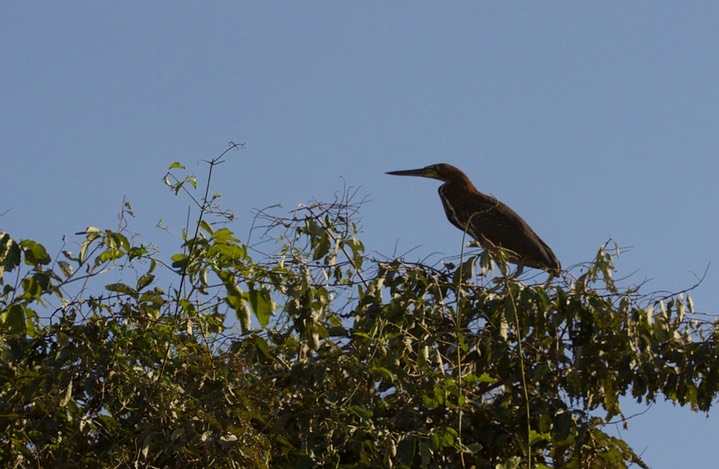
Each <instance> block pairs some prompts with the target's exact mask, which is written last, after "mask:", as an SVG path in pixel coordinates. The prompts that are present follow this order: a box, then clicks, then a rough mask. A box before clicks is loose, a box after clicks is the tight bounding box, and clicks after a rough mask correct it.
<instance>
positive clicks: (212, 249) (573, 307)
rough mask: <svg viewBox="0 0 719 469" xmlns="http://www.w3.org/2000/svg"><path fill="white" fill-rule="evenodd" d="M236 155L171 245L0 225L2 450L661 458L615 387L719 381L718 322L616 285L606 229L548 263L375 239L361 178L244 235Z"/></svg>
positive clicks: (569, 460)
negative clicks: (550, 267)
mask: <svg viewBox="0 0 719 469" xmlns="http://www.w3.org/2000/svg"><path fill="white" fill-rule="evenodd" d="M221 161H222V160H221V158H218V159H215V160H212V161H211V162H210V166H209V168H210V170H209V174H208V180H207V186H206V187H205V192H204V196H202V197H200V198H195V196H192V197H193V198H192V200H197V204H198V207H199V215H198V218H197V220H196V223H195V224H194V232H192V233H184V234H183V236H182V245H181V250H180V252H178V253H176V254H174V255H172V256H171V257H170V260H169V261H165V260H163V257H162V256H161V255H160V253H158V252H153V251H152V250H150V249H149V247H148V245H142V244H136V243H134V241H133V238H132V237H131V236H128V231H127V230H126V229H125V228H122V227H121V229H119V230H106V229H97V228H88V229H87V230H86V232H84V233H83V234H82V238H81V241H80V242H79V251H78V253H77V254H73V253H71V252H69V250H63V251H62V252H61V254H60V255H59V256H58V257H56V258H52V257H51V256H50V255H49V254H48V253H47V251H46V249H45V248H44V247H43V246H42V245H40V244H39V243H37V242H35V241H31V240H15V239H13V238H12V237H11V236H10V235H9V234H7V233H3V234H2V235H0V285H1V286H2V296H0V310H1V311H2V313H0V351H1V356H0V465H2V466H3V467H28V466H36V467H90V466H92V467H97V466H102V465H107V466H113V467H122V466H136V465H137V466H147V467H178V466H188V467H209V466H212V467H326V466H327V467H329V466H332V467H337V466H342V467H377V466H383V467H477V468H482V467H493V468H494V467H497V468H514V467H535V468H540V467H557V468H559V467H561V468H573V467H574V468H584V467H628V466H630V465H632V464H636V465H638V466H641V467H646V465H645V464H644V463H643V462H642V461H641V459H640V458H639V457H638V456H637V455H636V454H635V453H634V451H633V450H632V449H631V448H630V447H629V446H628V445H627V444H626V442H624V441H623V440H621V439H619V438H616V437H613V436H610V435H609V434H607V433H606V432H605V431H604V429H605V427H606V425H607V424H608V422H610V421H621V420H622V419H623V417H624V416H623V414H622V409H621V406H620V401H619V396H622V395H628V394H631V395H632V396H633V397H634V398H635V399H636V400H637V401H638V402H647V403H650V402H654V401H655V400H656V399H657V398H661V397H663V398H665V399H669V400H671V401H674V402H676V403H678V404H680V405H689V406H690V407H691V409H692V410H695V411H707V410H708V409H709V408H710V407H711V404H712V402H713V400H714V398H715V396H716V395H717V391H718V390H719V376H718V373H719V371H718V370H719V350H718V348H717V339H716V335H715V328H716V326H717V323H716V322H712V321H711V320H707V319H706V318H704V317H703V316H700V315H698V314H695V313H694V312H693V306H692V301H691V298H690V297H689V296H688V295H686V294H685V293H681V294H675V295H670V296H668V297H661V298H659V297H656V296H655V295H651V294H650V295H647V294H643V293H641V292H640V287H619V286H618V285H617V284H616V283H615V282H614V280H613V279H612V273H613V270H614V265H613V262H614V259H615V256H613V255H612V254H611V253H610V250H609V247H608V246H603V247H602V248H601V249H600V250H599V252H598V253H597V255H596V257H595V258H594V260H593V261H592V262H591V263H589V264H588V265H586V266H584V267H582V268H580V269H578V270H579V272H574V273H572V274H568V275H566V276H565V277H564V278H563V279H555V280H553V281H551V282H550V283H534V284H528V283H525V282H522V281H520V280H518V279H516V278H513V277H511V276H509V275H507V269H506V264H505V263H503V262H502V259H492V258H491V257H489V256H488V255H486V254H481V255H475V254H471V255H464V254H463V255H462V257H461V258H460V259H459V261H458V262H456V263H454V262H449V261H447V262H444V263H442V264H441V265H438V266H437V265H435V266H430V265H424V264H422V263H411V262H407V261H404V260H402V259H392V258H388V259H375V258H373V257H371V256H369V255H367V254H366V253H365V249H364V246H363V244H362V242H361V240H360V238H359V235H358V227H357V225H356V219H357V216H358V211H359V209H360V207H361V203H355V202H354V201H353V198H354V194H353V193H351V191H345V192H344V193H343V194H342V195H341V196H340V197H338V199H337V200H335V201H333V202H331V203H320V202H315V203H312V204H309V205H303V206H300V207H299V208H297V209H296V210H294V211H292V212H290V213H289V214H285V215H278V214H274V213H269V212H268V211H260V212H258V213H257V218H256V222H257V226H256V227H255V229H256V230H260V231H262V232H263V242H262V243H260V244H256V245H248V244H246V243H245V242H243V241H242V240H240V239H238V238H237V237H236V235H235V234H234V233H233V232H232V231H231V229H230V227H229V226H231V225H229V224H228V222H229V221H231V220H230V219H231V215H230V214H229V213H228V212H225V211H222V210H221V209H220V208H219V207H218V205H217V197H218V196H210V195H209V186H210V183H211V175H212V169H213V168H214V167H215V166H216V165H217V164H219V163H220V162H221ZM170 169H171V170H170V172H169V173H168V175H167V177H166V179H165V181H166V183H167V184H168V185H169V186H170V188H171V189H172V190H174V191H175V192H176V193H187V194H190V195H192V193H193V191H194V190H196V189H195V188H196V181H195V179H194V178H193V177H190V176H185V177H181V178H175V177H174V173H175V172H177V171H181V170H183V169H184V168H183V167H182V166H181V165H179V164H173V165H172V166H171V168H170ZM124 216H125V219H127V218H131V216H132V212H131V210H130V207H129V204H128V205H127V206H126V210H125V212H124ZM260 225H261V226H260ZM123 226H124V225H123ZM261 249H262V250H261ZM112 272H114V274H113V273H112ZM105 278H109V279H110V280H109V283H108V281H107V280H104V279H105ZM163 279H167V280H169V281H168V283H169V284H170V285H173V286H172V287H170V288H169V289H167V290H165V289H162V288H161V287H160V283H161V282H163V281H164V280H163ZM104 283H106V284H104ZM103 284H104V285H103Z"/></svg>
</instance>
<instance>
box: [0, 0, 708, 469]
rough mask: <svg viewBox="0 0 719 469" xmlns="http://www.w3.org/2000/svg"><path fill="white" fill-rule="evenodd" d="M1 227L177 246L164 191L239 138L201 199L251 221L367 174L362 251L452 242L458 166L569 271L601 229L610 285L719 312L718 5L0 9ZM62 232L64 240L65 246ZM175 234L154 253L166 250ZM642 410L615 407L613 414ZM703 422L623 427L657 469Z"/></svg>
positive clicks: (177, 212) (694, 445) (654, 416)
mask: <svg viewBox="0 0 719 469" xmlns="http://www.w3.org/2000/svg"><path fill="white" fill-rule="evenodd" d="M0 57H1V59H2V66H0V77H1V80H2V81H1V83H2V86H0V103H1V105H2V112H1V113H0V161H1V162H2V173H1V174H2V176H3V177H2V180H3V183H2V184H0V214H2V215H1V216H0V229H2V230H5V231H9V232H10V233H11V234H12V235H13V236H14V237H16V238H32V239H35V240H37V241H39V242H42V243H44V244H46V245H48V246H49V247H50V248H57V247H58V246H59V245H60V240H61V237H62V236H63V235H68V236H70V237H71V239H73V238H72V234H73V233H74V232H77V231H80V230H82V229H83V228H85V227H86V226H89V225H93V226H98V227H102V228H104V227H107V228H114V227H116V225H117V219H116V215H117V213H118V211H119V209H120V207H121V203H122V199H123V197H127V199H128V200H129V201H130V202H131V203H132V204H133V206H134V208H135V211H136V214H137V218H136V220H135V221H133V222H132V225H131V226H130V228H131V229H132V230H134V231H137V232H140V233H141V234H142V236H143V240H144V241H145V242H155V243H158V244H160V248H161V249H162V251H163V252H164V254H165V255H167V256H169V255H170V254H171V253H172V252H174V250H175V249H176V245H173V244H172V243H170V242H169V241H170V240H171V239H170V238H169V237H168V236H167V235H166V234H163V232H161V231H160V230H158V229H157V228H155V225H156V223H157V221H158V220H159V219H160V218H161V217H162V218H163V219H164V221H165V223H166V224H168V225H170V226H171V227H172V228H173V229H175V230H176V231H179V230H180V229H181V227H182V226H183V224H184V220H185V218H186V207H187V203H186V202H185V201H183V200H178V199H176V198H175V197H174V196H173V195H172V194H171V193H170V192H169V191H168V190H167V189H166V188H165V187H164V186H163V185H162V183H161V177H162V176H163V174H164V172H165V169H166V168H167V166H168V164H169V163H171V162H172V161H175V160H178V161H182V162H184V163H186V164H187V165H188V168H189V169H190V170H191V171H193V172H195V173H197V174H198V175H201V174H204V171H205V168H204V167H202V166H198V165H197V164H196V163H197V162H198V161H199V160H201V159H206V158H209V157H212V156H215V155H217V154H219V153H220V152H222V151H223V150H224V149H225V148H226V146H227V142H228V141H230V140H232V141H235V142H245V143H246V144H247V148H246V149H245V150H243V151H241V152H233V153H230V154H229V156H228V161H227V162H226V163H225V164H223V165H222V166H221V167H220V170H219V171H220V173H219V174H218V177H217V178H216V180H215V183H214V190H215V191H217V192H220V193H222V195H223V197H222V201H223V203H224V204H225V205H226V206H227V207H229V208H231V209H233V210H234V211H235V212H236V213H237V215H239V217H240V219H239V221H238V224H237V225H236V226H235V229H236V231H237V233H238V234H240V235H242V236H244V235H245V233H246V232H247V230H248V229H249V226H250V224H251V210H252V209H253V208H261V207H266V206H269V205H273V204H277V203H281V204H282V206H283V207H284V208H285V209H291V208H293V207H295V206H296V205H297V204H299V203H302V202H306V201H309V200H311V199H313V198H318V199H325V200H329V199H331V197H332V195H333V194H334V193H335V192H336V191H337V190H341V189H342V187H343V184H345V183H346V184H348V185H351V186H359V187H360V194H361V195H366V196H368V198H369V199H370V202H369V203H367V205H366V206H365V207H364V209H363V211H362V217H363V220H362V222H363V230H364V235H363V240H364V242H365V245H366V246H367V248H368V249H369V250H370V251H376V252H380V253H384V254H391V253H392V252H393V251H394V250H395V246H396V248H397V250H398V251H399V252H406V251H409V250H411V249H414V250H413V251H412V252H411V253H410V254H409V256H410V257H411V256H416V258H422V257H425V256H426V255H428V254H430V253H435V252H436V253H439V254H437V257H436V258H437V259H439V257H440V256H443V255H446V256H449V255H453V254H457V253H458V251H459V247H460V243H461V233H460V232H459V231H458V230H456V228H454V227H452V226H451V225H450V224H449V223H448V222H446V220H445V219H444V214H443V212H442V207H441V204H440V201H439V200H438V197H437V193H436V188H437V186H438V185H439V184H438V183H437V181H431V180H421V179H410V178H402V179H400V178H393V177H391V176H386V175H384V172H385V171H388V170H395V169H409V168H416V167H421V166H425V165H427V164H430V163H437V162H449V163H452V164H454V165H456V166H458V167H460V168H462V169H463V170H464V171H465V172H466V173H467V174H468V175H469V176H470V178H471V179H472V180H473V181H474V182H475V184H476V185H477V187H478V188H479V189H480V190H482V191H484V192H488V193H491V194H493V195H495V196H497V197H499V198H500V199H501V200H503V201H504V202H506V203H508V204H509V205H510V206H512V207H513V208H514V209H515V210H516V211H517V212H519V213H520V214H521V215H522V216H523V217H524V218H525V219H526V220H527V221H528V222H529V223H530V224H531V225H532V226H533V227H534V229H535V230H536V231H537V232H538V233H539V234H540V236H541V237H542V238H543V239H544V240H545V241H546V242H547V243H548V244H549V245H550V246H552V248H553V250H554V251H555V253H556V254H557V256H558V257H559V258H560V259H561V261H562V264H563V266H565V267H569V266H571V265H573V264H576V263H578V262H582V261H587V260H590V259H591V258H592V257H593V256H594V254H595V253H596V250H597V249H598V248H599V246H600V245H601V244H602V243H604V242H605V241H606V240H607V239H609V238H610V237H611V238H613V239H614V240H616V241H617V242H618V243H619V244H620V245H622V246H627V247H629V246H631V249H630V250H628V251H627V252H626V253H625V254H624V255H623V256H622V257H621V258H620V259H619V264H618V268H619V272H618V274H617V276H618V277H623V276H630V277H629V279H628V280H627V282H628V283H633V284H636V283H640V282H642V281H645V280H648V283H647V284H646V285H645V291H647V292H648V291H651V290H672V291H674V290H680V289H683V288H686V287H688V286H690V285H692V284H693V283H694V282H695V281H696V277H697V276H699V275H701V274H702V273H703V272H704V270H705V269H706V267H707V265H708V264H709V263H710V262H711V263H712V265H711V267H710V269H709V273H708V275H707V277H706V279H705V281H704V283H703V284H702V285H701V286H700V287H699V288H697V289H696V290H695V291H694V292H693V293H692V296H693V297H694V300H695V304H696V307H697V309H699V310H700V311H702V312H717V311H718V310H719V289H717V280H718V279H719V270H717V269H719V248H718V247H717V241H716V239H717V232H718V231H719V216H718V215H717V209H716V205H717V202H718V201H719V184H718V183H717V177H718V176H719V3H717V2H708V1H702V2H692V1H687V2H668V1H652V2H649V1H637V2H592V3H589V2H570V1H555V2H472V3H470V2H462V3H453V4H448V3H440V2H427V1H411V2H409V1H393V2H380V1H369V2H365V1H363V2H328V1H327V2H309V1H308V2H230V1H224V2H220V1H218V2H189V1H173V2H166V3H160V2H146V1H123V2H96V1H86V2H80V1H73V2H50V1H44V2H42V1H36V2H5V3H4V4H3V8H2V14H0ZM75 241H76V239H75ZM163 243H167V244H163ZM641 410H643V407H635V406H632V407H628V408H627V412H628V413H632V412H633V411H641ZM718 416H719V415H717V412H712V413H710V415H709V417H708V418H707V417H706V416H705V415H703V414H693V413H692V412H691V411H690V410H689V409H685V408H675V407H673V406H671V405H668V404H657V405H655V406H654V407H653V408H652V409H650V410H649V412H647V413H646V414H645V415H643V416H642V417H639V418H637V419H634V420H632V421H631V422H630V429H629V431H623V436H624V437H625V438H627V439H628V440H629V442H630V443H631V444H632V445H633V447H634V448H635V450H636V451H638V452H640V453H642V456H643V457H644V458H645V460H646V461H647V462H648V463H649V464H650V466H651V467H653V468H659V469H661V468H667V469H669V468H677V467H707V466H706V464H707V461H716V435H717V434H719V421H717V417H718Z"/></svg>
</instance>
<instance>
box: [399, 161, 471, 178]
mask: <svg viewBox="0 0 719 469" xmlns="http://www.w3.org/2000/svg"><path fill="white" fill-rule="evenodd" d="M387 174H391V175H392V176H418V177H423V178H432V179H439V180H440V181H444V182H452V181H460V180H461V181H468V179H467V176H466V175H465V174H464V173H463V172H462V171H460V170H459V169H457V168H455V167H454V166H452V165H451V164H447V163H437V164H433V165H429V166H425V167H424V168H419V169H405V170H401V171H389V172H387Z"/></svg>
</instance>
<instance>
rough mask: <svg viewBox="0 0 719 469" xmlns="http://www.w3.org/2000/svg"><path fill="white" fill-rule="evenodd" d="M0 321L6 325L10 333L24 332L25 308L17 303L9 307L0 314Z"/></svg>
mask: <svg viewBox="0 0 719 469" xmlns="http://www.w3.org/2000/svg"><path fill="white" fill-rule="evenodd" d="M0 322H1V323H2V324H3V325H4V326H5V327H7V331H8V332H9V333H10V334H25V331H26V329H25V310H24V308H23V307H22V306H21V305H19V304H13V305H10V307H9V308H8V309H7V310H5V311H4V312H3V313H2V314H0Z"/></svg>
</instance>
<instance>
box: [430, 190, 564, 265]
mask: <svg viewBox="0 0 719 469" xmlns="http://www.w3.org/2000/svg"><path fill="white" fill-rule="evenodd" d="M439 194H440V198H441V199H442V205H443V206H444V210H445V213H446V214H447V218H448V219H449V221H450V222H451V223H452V224H453V225H454V226H456V227H457V228H459V229H460V230H462V231H464V230H467V233H468V234H469V235H470V236H472V237H473V238H474V239H475V240H476V241H477V242H479V243H480V244H481V245H482V247H484V248H485V249H492V248H496V247H501V248H503V249H506V250H509V251H511V253H514V254H515V255H516V257H517V258H518V259H516V260H518V261H520V262H521V263H522V264H524V265H526V266H529V267H537V268H541V269H546V270H550V271H556V272H558V271H559V270H560V269H561V265H560V263H559V260H558V259H557V257H556V256H555V255H554V252H552V250H551V248H550V247H549V246H548V245H547V244H546V243H545V242H544V241H542V239H541V238H540V237H539V236H538V235H537V234H536V233H535V232H534V230H533V229H532V228H531V227H530V226H529V224H527V222H525V221H524V220H523V219H522V217H520V216H519V215H518V214H517V212H515V211H514V210H512V209H511V208H510V207H509V206H508V205H506V204H504V203H502V202H501V201H499V200H497V199H496V198H494V197H491V196H489V195H486V194H483V193H481V192H479V191H478V190H477V189H475V188H474V187H471V186H470V187H459V186H458V185H456V184H452V183H446V184H443V185H442V186H441V187H440V188H439Z"/></svg>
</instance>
